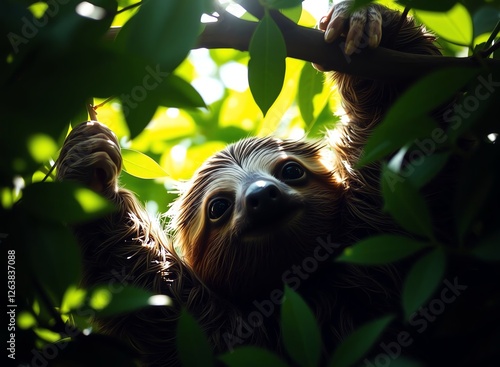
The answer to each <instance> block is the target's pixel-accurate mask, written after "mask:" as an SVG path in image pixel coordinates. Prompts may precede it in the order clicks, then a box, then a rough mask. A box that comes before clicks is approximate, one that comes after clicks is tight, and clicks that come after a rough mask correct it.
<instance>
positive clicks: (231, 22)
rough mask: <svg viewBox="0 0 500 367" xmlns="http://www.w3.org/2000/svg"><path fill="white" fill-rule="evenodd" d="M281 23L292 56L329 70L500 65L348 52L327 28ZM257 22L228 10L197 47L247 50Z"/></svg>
mask: <svg viewBox="0 0 500 367" xmlns="http://www.w3.org/2000/svg"><path fill="white" fill-rule="evenodd" d="M277 24H278V26H279V27H280V29H281V31H282V33H283V36H284V38H285V43H286V47H287V55H288V56H289V57H292V58H296V59H301V60H304V61H309V62H313V63H316V64H319V65H322V66H323V68H324V69H325V70H335V71H339V72H342V73H347V74H352V75H358V76H360V77H364V78H369V79H382V80H387V81H393V80H401V79H415V78H417V77H420V76H422V75H425V74H427V73H429V72H431V71H434V70H436V69H439V68H442V67H477V66H479V65H486V66H488V67H491V68H494V67H495V68H499V67H500V61H499V60H493V59H484V60H477V59H475V58H474V57H462V58H459V57H447V56H427V55H416V54H407V53H403V52H399V51H395V50H390V49H387V48H383V47H378V48H375V49H370V48H368V47H367V48H366V49H363V50H361V52H360V54H362V55H360V54H354V55H352V56H347V55H346V54H345V53H344V44H343V42H344V41H343V40H342V39H338V40H336V41H335V42H334V43H331V44H327V43H326V42H325V41H324V39H323V32H321V31H319V30H316V29H311V28H306V27H302V26H298V25H296V24H295V23H293V22H282V21H277ZM291 24H293V25H291ZM256 26H257V23H255V22H250V21H246V20H242V19H239V18H237V17H235V16H233V15H231V14H229V13H227V12H224V13H223V14H221V17H220V18H219V21H218V22H216V23H208V24H206V27H205V30H204V31H203V33H202V34H201V35H200V37H199V39H198V44H197V45H196V48H232V49H236V50H240V51H247V50H248V46H249V44H250V39H251V37H252V35H253V32H254V30H255V28H256Z"/></svg>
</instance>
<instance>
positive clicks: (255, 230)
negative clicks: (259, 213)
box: [240, 206, 304, 240]
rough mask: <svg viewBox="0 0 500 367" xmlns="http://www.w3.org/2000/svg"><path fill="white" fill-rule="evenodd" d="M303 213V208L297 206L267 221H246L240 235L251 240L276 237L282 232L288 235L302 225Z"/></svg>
mask: <svg viewBox="0 0 500 367" xmlns="http://www.w3.org/2000/svg"><path fill="white" fill-rule="evenodd" d="M303 212H304V211H303V208H302V207H301V206H297V207H294V208H290V209H289V210H287V211H286V212H283V213H282V214H281V215H279V216H274V217H273V218H268V219H269V220H266V221H258V222H256V221H246V222H245V223H244V224H243V226H242V228H241V231H240V235H241V237H242V238H243V239H248V240H250V239H257V238H262V237H269V236H271V235H273V236H274V235H276V234H277V233H278V234H279V233H280V232H281V233H287V232H288V231H289V230H290V229H291V228H292V227H293V226H297V225H300V218H301V217H302V214H303Z"/></svg>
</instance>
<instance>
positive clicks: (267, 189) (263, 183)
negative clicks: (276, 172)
mask: <svg viewBox="0 0 500 367" xmlns="http://www.w3.org/2000/svg"><path fill="white" fill-rule="evenodd" d="M245 204H246V210H247V214H248V215H249V216H250V217H252V218H253V219H254V220H257V221H259V222H260V221H267V220H269V219H271V220H272V219H279V218H276V216H277V215H281V214H283V212H284V210H285V206H286V205H283V204H284V203H283V194H282V192H281V190H280V189H279V187H278V186H276V184H274V183H273V182H271V181H268V180H258V181H255V182H253V183H252V184H250V185H249V186H248V188H247V190H246V191H245Z"/></svg>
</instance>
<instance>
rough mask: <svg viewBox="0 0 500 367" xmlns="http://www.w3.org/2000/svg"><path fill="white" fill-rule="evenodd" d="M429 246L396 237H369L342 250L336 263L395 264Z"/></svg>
mask: <svg viewBox="0 0 500 367" xmlns="http://www.w3.org/2000/svg"><path fill="white" fill-rule="evenodd" d="M427 246H429V243H426V242H421V241H416V240H414V239H412V238H409V237H403V236H398V235H379V236H373V237H369V238H367V239H365V240H362V241H360V242H358V243H356V244H355V245H353V246H351V247H348V248H346V249H345V250H344V252H343V254H342V255H341V256H339V257H338V258H337V259H336V261H344V262H349V263H354V264H363V265H380V264H387V263H391V262H395V261H397V260H400V259H402V258H404V257H407V256H410V255H412V254H414V253H416V252H417V251H420V250H422V249H423V248H425V247H427Z"/></svg>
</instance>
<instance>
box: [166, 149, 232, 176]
mask: <svg viewBox="0 0 500 367" xmlns="http://www.w3.org/2000/svg"><path fill="white" fill-rule="evenodd" d="M226 146H227V144H226V143H224V142H220V141H209V142H206V143H205V144H202V145H197V146H193V147H190V148H186V147H185V146H183V145H176V146H174V147H173V148H172V149H171V150H170V151H167V152H165V153H164V154H163V156H162V157H161V165H162V167H165V168H166V169H167V170H168V172H169V173H170V177H171V178H173V179H176V180H177V179H189V178H190V177H191V176H192V175H193V173H194V172H195V171H196V170H197V169H198V168H199V167H200V165H201V164H202V163H203V162H204V161H205V160H206V159H207V158H208V157H210V156H211V155H212V154H214V153H216V152H218V151H220V150H221V149H224V148H225V147H226Z"/></svg>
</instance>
